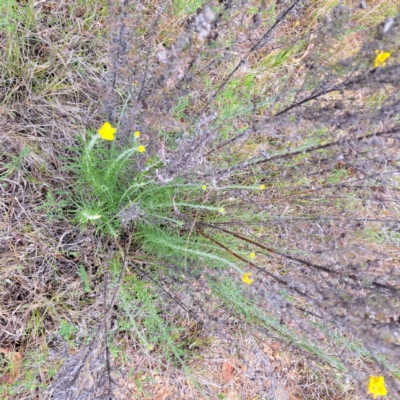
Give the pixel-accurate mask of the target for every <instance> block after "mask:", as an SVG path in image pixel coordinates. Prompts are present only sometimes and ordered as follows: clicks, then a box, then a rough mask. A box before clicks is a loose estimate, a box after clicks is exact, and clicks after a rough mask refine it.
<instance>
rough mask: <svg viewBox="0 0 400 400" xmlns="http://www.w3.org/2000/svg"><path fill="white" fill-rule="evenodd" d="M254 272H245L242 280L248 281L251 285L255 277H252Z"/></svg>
mask: <svg viewBox="0 0 400 400" xmlns="http://www.w3.org/2000/svg"><path fill="white" fill-rule="evenodd" d="M252 275H253V274H252V273H251V272H246V273H245V274H243V276H242V281H243V282H244V283H246V284H247V285H251V284H252V283H253V282H254V279H251V276H252Z"/></svg>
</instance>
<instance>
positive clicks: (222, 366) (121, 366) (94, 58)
mask: <svg viewBox="0 0 400 400" xmlns="http://www.w3.org/2000/svg"><path fill="white" fill-rule="evenodd" d="M253 3H254V6H258V5H259V3H260V2H258V1H253ZM336 3H337V2H336V1H329V0H326V1H319V2H318V4H317V5H316V6H315V7H314V8H311V9H310V10H309V11H308V13H306V14H304V15H301V16H299V21H300V26H298V25H296V24H295V20H294V19H293V20H290V21H289V22H288V23H287V24H285V25H284V26H283V27H282V28H281V31H280V32H279V35H277V37H284V38H291V37H292V36H293V35H294V34H295V33H296V34H301V35H302V37H303V38H304V41H303V42H301V43H294V45H293V47H292V51H291V53H290V54H289V56H288V57H287V58H286V59H285V62H284V63H283V64H281V65H277V66H274V67H271V65H270V64H268V63H269V61H268V60H269V58H271V57H274V56H275V54H277V53H278V52H279V49H277V50H274V52H272V53H268V54H265V53H264V52H261V51H260V52H257V53H255V54H253V55H252V56H251V57H250V58H249V63H250V64H249V65H248V69H249V70H250V69H251V68H252V67H253V66H254V65H259V66H260V67H259V68H258V69H257V70H256V72H255V71H254V69H253V70H252V73H253V74H254V73H255V76H256V79H257V83H258V91H257V93H255V94H257V95H259V94H260V93H263V94H268V93H274V92H276V91H277V90H278V84H274V83H272V84H271V82H277V81H279V80H283V79H285V80H286V81H287V82H288V83H289V84H292V83H293V82H300V81H301V79H302V65H303V64H302V60H303V58H302V57H303V55H304V54H305V53H306V52H308V51H310V48H309V46H308V44H307V41H306V40H307V39H308V38H312V37H313V32H314V30H315V29H316V27H317V20H318V19H319V18H320V17H321V16H322V15H325V14H326V13H327V11H328V10H329V9H331V8H332V7H333V6H334V5H335V4H336ZM347 3H351V4H353V5H354V4H355V3H356V2H354V1H353V2H350V1H349V2H347ZM389 3H390V2H387V1H374V2H371V5H370V7H369V8H368V9H367V10H365V11H360V12H359V15H358V16H357V18H358V22H360V21H361V22H362V23H363V25H364V26H365V27H366V28H368V29H369V28H371V27H372V26H374V25H375V24H376V23H377V22H379V20H380V19H381V16H382V15H385V14H387V13H390V12H392V11H393V8H394V7H393V6H392V5H391V4H389ZM2 8H3V9H2ZM0 10H1V12H2V13H3V14H5V15H6V18H5V21H6V22H5V26H4V27H3V29H2V30H0V100H1V104H0V123H1V127H2V131H1V134H0V157H1V158H0V159H1V166H0V182H1V196H0V212H1V217H0V254H1V259H0V299H1V300H0V322H1V327H2V329H1V331H0V347H1V348H6V349H8V350H10V351H14V352H19V353H21V354H22V357H23V365H22V368H21V371H20V375H19V378H18V382H15V383H14V385H13V386H12V388H11V389H10V387H9V386H7V385H3V386H2V389H1V390H2V391H3V392H2V395H0V396H3V397H2V398H4V399H17V398H18V399H19V400H23V399H44V398H46V394H45V392H46V388H47V387H48V386H49V385H50V384H51V382H52V380H53V378H54V376H55V374H56V373H57V371H59V369H60V367H61V365H62V363H63V361H64V360H65V359H67V358H68V356H71V355H76V354H79V351H81V350H78V349H80V348H82V347H83V346H84V344H87V342H88V338H92V337H93V332H94V331H95V330H96V327H97V326H98V325H99V324H100V323H101V321H102V318H103V315H104V313H105V312H106V308H105V307H104V304H103V302H104V296H105V295H104V292H105V288H104V279H105V277H107V276H108V271H109V262H108V259H107V254H108V251H109V249H108V248H107V245H108V243H102V242H99V241H98V239H97V238H96V235H95V232H94V231H93V230H91V229H89V228H88V229H86V230H84V231H79V229H77V227H76V226H74V224H73V222H72V218H71V213H70V210H69V207H70V205H69V204H65V203H63V202H64V201H65V198H66V196H65V193H66V191H68V188H69V187H70V186H71V185H73V184H74V177H73V175H72V174H71V172H70V171H69V170H68V168H67V165H68V164H67V161H66V160H65V156H68V155H70V154H72V153H73V151H74V150H73V149H72V148H71V147H73V146H75V145H76V143H77V137H82V136H84V135H86V131H87V129H93V128H94V127H97V126H99V124H100V122H101V121H102V119H103V115H105V111H104V106H103V104H102V101H104V100H103V99H104V98H105V97H104V92H105V88H104V86H103V78H104V69H105V66H106V65H108V58H107V52H106V50H107V48H108V36H107V34H108V29H107V23H106V17H107V9H106V4H105V2H103V1H91V0H86V1H83V0H70V1H67V0H60V1H57V2H51V1H34V2H25V3H24V2H16V1H15V2H14V1H10V2H8V3H7V4H6V5H0ZM179 15H180V16H179V17H175V16H174V15H170V14H166V15H163V16H162V18H161V20H160V32H161V33H160V35H159V36H157V37H152V38H150V39H151V40H152V41H153V43H152V45H154V46H156V45H157V44H158V43H161V42H165V43H166V42H168V41H169V40H172V39H171V38H173V37H175V32H176V31H178V30H179V27H180V26H181V25H182V23H183V21H184V14H183V13H182V14H179ZM250 18H251V16H249V19H250ZM235 29H238V30H240V29H241V28H240V27H239V25H233V26H232V27H230V29H227V31H226V37H227V38H229V36H230V35H231V34H232V31H234V30H235ZM364 34H365V33H364V32H362V33H360V32H354V33H351V34H350V35H348V36H346V37H345V38H344V39H343V43H340V44H338V46H339V47H340V52H338V53H337V54H336V56H337V57H338V58H345V57H346V56H348V55H351V54H353V53H354V52H355V49H357V48H358V47H359V45H360V43H361V41H362V40H363V35H364ZM257 35H258V33H257V31H254V37H253V38H252V39H253V40H256V39H257ZM150 39H149V40H150ZM278 44H279V43H278ZM249 47H250V43H247V42H246V40H245V39H244V40H243V43H242V47H241V48H240V51H243V52H245V51H246V50H248V48H249ZM230 65H232V66H233V65H234V63H233V61H231V62H230ZM263 65H264V66H265V65H266V66H265V67H262V66H263ZM225 67H226V66H225ZM227 70H229V69H224V70H223V71H219V70H216V71H213V81H212V84H213V86H214V87H217V86H218V84H219V83H221V82H222V81H223V79H224V78H225V76H226V71H227ZM224 74H225V75H224ZM246 76H247V73H246V70H245V69H243V70H241V71H240V72H239V73H238V75H237V77H236V79H237V80H238V81H240V82H243V80H245V79H246ZM198 100H199V102H198V103H195V104H194V106H193V109H192V110H191V111H192V112H193V113H194V112H196V111H198V110H199V109H201V107H202V106H203V104H204V102H202V98H201V96H199V99H198ZM237 124H238V127H239V128H241V127H242V126H246V125H247V124H248V120H247V119H246V118H245V117H244V118H243V119H242V120H239V121H237ZM150 139H151V138H150ZM150 139H149V140H150ZM260 149H264V150H265V149H266V143H262V142H261V143H257V140H256V139H255V140H254V141H253V142H252V141H250V142H249V143H248V144H247V145H246V146H244V147H238V148H237V149H235V150H236V151H237V153H238V157H240V156H241V155H243V154H249V153H253V154H255V153H257V152H258V151H259V150H260ZM266 150H268V148H267V149H266ZM314 184H316V185H317V184H318V181H317V180H316V181H315V182H314ZM306 194H307V195H309V193H307V191H305V195H306ZM286 196H287V190H282V192H281V191H280V188H279V187H274V188H271V200H272V199H274V200H273V203H274V206H275V207H276V211H275V212H276V214H277V215H280V216H285V210H287V208H288V206H293V203H290V202H288V201H287V198H286ZM374 196H377V197H378V196H384V194H381V193H374ZM394 197H395V198H396V199H397V200H398V198H397V197H398V195H397V194H395V193H394V194H393V198H394ZM263 201H266V200H265V197H264V198H263ZM298 207H299V208H301V199H300V200H299V198H298ZM356 207H357V205H356V204H355V205H354V209H352V210H349V212H348V217H350V216H352V214H354V217H358V216H359V215H358V213H357V212H356ZM318 211H319V212H321V208H318ZM324 212H325V213H326V214H329V213H330V210H329V207H327V209H326V210H325V211H324ZM338 217H339V216H338ZM364 217H365V218H369V217H370V218H374V217H375V214H374V210H373V209H371V212H370V214H368V213H366V214H365V215H364ZM381 217H385V215H384V212H382V215H381ZM391 217H393V215H391ZM305 225H306V224H305ZM282 229H284V228H282ZM285 229H287V230H291V232H288V231H286V234H285V235H279V233H277V232H275V233H272V232H268V234H270V235H271V238H273V240H275V243H274V244H275V245H276V246H277V247H280V248H290V247H302V246H304V243H299V242H298V241H297V240H296V237H297V232H296V230H301V229H302V226H301V225H296V227H295V228H285ZM335 229H337V226H335ZM317 230H318V226H317V225H315V232H316V233H315V234H316V237H317V239H316V240H314V239H315V238H314V239H313V240H314V244H315V246H319V247H320V248H321V250H326V248H327V247H329V243H327V241H329V240H328V238H332V237H335V238H339V237H340V232H338V231H333V230H332V232H329V235H327V236H324V237H318V235H317ZM376 230H377V228H376V226H374V223H371V224H370V229H369V231H370V232H371V235H373V234H374V232H376ZM289 233H290V234H289ZM354 235H355V237H346V238H341V239H340V240H342V243H340V244H341V245H343V246H345V245H347V241H348V242H349V243H350V242H352V241H354V240H357V241H358V243H359V244H360V246H361V245H364V246H365V247H368V246H371V247H374V250H376V251H378V252H379V251H383V250H382V249H383V247H379V245H378V244H376V243H373V244H371V245H370V244H369V243H370V241H371V237H357V236H356V235H357V232H355V233H354ZM282 238H283V239H282ZM340 240H339V241H340ZM114 250H115V251H116V252H117V253H118V251H117V249H114ZM384 251H385V252H386V254H387V258H386V262H383V263H382V264H381V265H379V268H392V267H393V265H396V264H397V265H398V261H399V260H398V248H397V245H395V244H393V245H391V246H389V245H385V246H384ZM133 253H134V252H132V254H131V255H130V261H131V262H133V261H135V260H137V258H138V257H139V256H138V255H137V254H133ZM324 257H325V259H326V258H327V257H329V254H328V252H325V253H324ZM368 257H369V254H368V253H365V258H366V260H367V259H368ZM121 258H122V256H121ZM268 263H270V264H269V265H270V267H271V270H272V271H281V272H282V270H284V269H285V265H284V264H283V263H278V262H277V261H276V260H273V261H271V260H270V259H269V260H268V259H265V264H266V265H267V264H268ZM82 268H83V270H85V271H86V272H87V277H86V276H84V274H83V273H82ZM130 274H132V275H134V273H133V272H130V271H129V270H128V272H127V276H128V277H129V276H130ZM254 290H256V289H254ZM111 292H112V291H110V292H107V293H106V296H107V295H108V296H111V294H110V293H111ZM182 297H184V295H182ZM181 300H182V301H185V300H186V301H188V302H190V301H191V299H190V298H189V297H187V298H186V299H185V298H182V299H181ZM205 307H206V308H207V310H208V313H209V314H210V315H212V316H213V317H214V318H215V319H217V320H218V319H221V320H223V321H224V324H225V327H226V330H225V331H224V334H223V335H222V334H219V333H218V329H217V330H216V331H212V332H211V331H210V332H209V331H204V330H201V329H200V328H199V329H198V328H197V327H196V326H194V325H193V322H190V318H188V315H187V313H185V312H183V311H182V310H181V309H179V307H178V306H175V308H174V307H173V306H170V308H169V309H167V312H168V313H170V315H169V316H170V318H171V319H174V320H175V322H176V323H177V326H179V328H180V329H181V331H182V332H181V335H182V336H181V339H182V340H187V343H188V346H187V347H188V356H187V359H186V363H187V369H186V370H185V369H182V368H181V366H179V365H177V364H176V362H174V360H163V359H162V357H160V355H162V351H163V350H162V349H160V348H154V349H152V350H151V351H143V349H142V348H141V347H140V346H139V344H138V342H135V341H134V340H132V337H131V334H130V333H129V332H127V333H126V335H124V334H121V333H118V334H116V336H115V338H114V342H113V343H114V346H115V348H113V349H111V353H112V368H113V369H115V370H116V371H118V372H117V376H118V378H117V380H118V382H117V383H118V384H119V385H120V386H121V388H120V391H119V392H116V393H115V396H116V398H119V399H132V398H139V399H145V398H152V399H157V400H162V399H202V398H204V399H208V398H210V399H211V398H213V399H229V400H234V399H249V400H250V399H261V398H264V397H261V396H263V394H264V395H266V396H268V397H265V398H271V399H290V400H295V399H331V398H332V399H333V398H334V399H352V400H355V399H357V398H358V397H357V393H356V390H355V388H354V386H353V385H352V384H351V383H350V382H349V383H348V384H344V385H343V386H340V384H339V383H338V382H340V381H339V380H335V379H336V372H335V371H334V370H329V369H327V367H326V365H323V364H322V363H320V362H319V361H318V359H317V358H315V359H313V358H312V357H311V358H310V357H308V356H306V355H305V354H304V353H302V352H301V351H300V350H298V349H295V348H294V347H290V346H289V345H284V344H282V343H280V342H279V341H278V340H277V339H276V338H274V337H273V336H271V335H270V334H271V332H267V331H266V332H264V334H262V333H257V334H255V333H254V332H252V331H244V332H243V331H241V330H239V329H236V327H237V326H238V324H239V322H238V321H235V319H234V317H232V318H227V317H226V315H225V311H224V310H223V309H222V307H221V304H207V305H205ZM99 346H100V344H99ZM100 347H101V346H100ZM344 352H346V351H345V350H344ZM100 354H102V353H101V350H99V351H98V353H96V351H95V352H94V354H93V360H94V361H93V365H91V367H93V368H97V370H96V371H97V372H96V373H99V374H100V372H99V371H102V369H104V368H105V367H104V359H102V358H101V355H100ZM348 357H349V363H352V364H353V365H356V364H357V363H358V362H359V363H360V364H362V368H364V369H365V368H366V365H365V364H364V361H361V359H362V357H361V356H356V355H354V354H349V355H348ZM6 364H7V363H6V362H5V361H4V360H3V362H2V363H0V367H2V366H3V367H4V368H5V366H6ZM7 365H8V364H7ZM229 365H232V367H233V368H230V367H229ZM372 368H373V367H372V366H371V369H370V370H368V371H367V372H371V373H372V371H373V369H372ZM90 373H93V370H90V368H89V370H88V374H90ZM4 374H6V372H4ZM4 374H1V373H0V376H1V375H3V376H4ZM224 374H225V375H224ZM93 376H94V375H93ZM196 382H198V383H199V384H200V385H198V386H196ZM10 393H11V394H10ZM59 398H60V399H61V397H59ZM393 398H394V397H393Z"/></svg>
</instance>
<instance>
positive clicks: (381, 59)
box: [374, 50, 390, 68]
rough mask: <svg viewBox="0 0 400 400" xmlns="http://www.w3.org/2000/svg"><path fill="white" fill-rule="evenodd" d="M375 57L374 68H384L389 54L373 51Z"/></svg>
mask: <svg viewBox="0 0 400 400" xmlns="http://www.w3.org/2000/svg"><path fill="white" fill-rule="evenodd" d="M375 54H376V57H375V61H374V65H375V68H377V67H381V66H382V67H384V66H385V65H386V60H387V59H388V58H389V57H390V53H389V52H388V51H379V50H376V51H375Z"/></svg>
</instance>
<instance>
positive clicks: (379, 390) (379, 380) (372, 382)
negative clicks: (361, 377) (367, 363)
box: [368, 376, 387, 399]
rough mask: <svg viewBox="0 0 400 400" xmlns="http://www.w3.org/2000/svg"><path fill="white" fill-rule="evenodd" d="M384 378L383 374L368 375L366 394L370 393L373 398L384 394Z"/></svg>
mask: <svg viewBox="0 0 400 400" xmlns="http://www.w3.org/2000/svg"><path fill="white" fill-rule="evenodd" d="M386 393H387V391H386V386H385V378H384V377H383V376H370V377H369V382H368V394H372V396H373V397H374V399H376V397H377V396H386Z"/></svg>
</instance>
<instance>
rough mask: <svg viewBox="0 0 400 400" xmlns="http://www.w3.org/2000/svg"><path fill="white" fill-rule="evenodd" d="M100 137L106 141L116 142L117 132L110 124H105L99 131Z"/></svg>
mask: <svg viewBox="0 0 400 400" xmlns="http://www.w3.org/2000/svg"><path fill="white" fill-rule="evenodd" d="M97 132H98V133H99V135H100V137H101V138H102V139H104V140H114V139H115V137H114V136H115V132H117V130H116V129H115V128H113V126H112V125H111V124H110V123H109V122H104V124H103V125H102V126H101V128H100V129H99V130H98V131H97Z"/></svg>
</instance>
